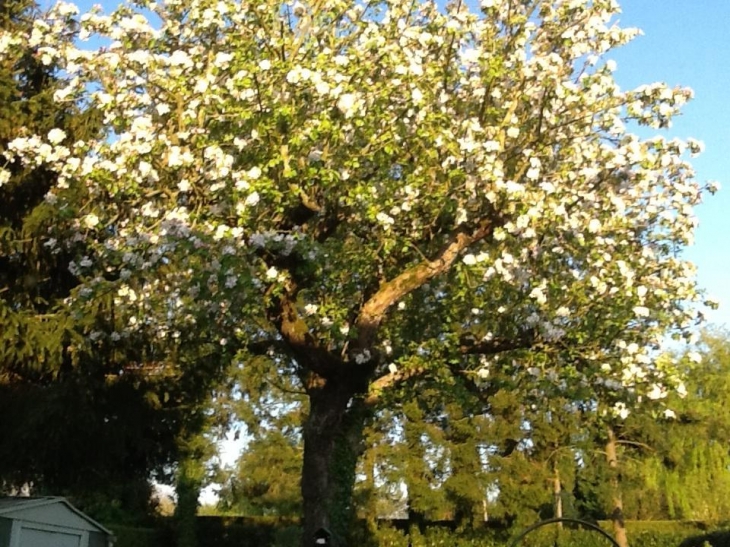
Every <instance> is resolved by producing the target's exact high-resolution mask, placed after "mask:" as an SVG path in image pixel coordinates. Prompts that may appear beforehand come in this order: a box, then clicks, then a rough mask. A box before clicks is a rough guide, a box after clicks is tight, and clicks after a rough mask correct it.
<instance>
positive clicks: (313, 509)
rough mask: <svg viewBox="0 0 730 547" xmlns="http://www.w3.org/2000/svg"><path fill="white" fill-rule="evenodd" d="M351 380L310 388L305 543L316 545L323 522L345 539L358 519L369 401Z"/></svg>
mask: <svg viewBox="0 0 730 547" xmlns="http://www.w3.org/2000/svg"><path fill="white" fill-rule="evenodd" d="M355 395H356V391H355V390H354V389H353V388H352V387H351V386H350V385H348V382H337V381H331V380H330V381H328V382H327V383H326V384H325V385H324V386H323V387H319V388H317V389H312V390H310V393H309V416H308V417H307V419H306V421H305V423H304V428H303V437H304V462H303V466H302V501H303V504H304V527H303V536H302V545H303V547H313V545H314V541H313V536H314V533H315V532H316V531H317V530H319V529H320V528H325V529H327V530H328V531H329V532H330V533H332V535H333V537H332V543H331V545H335V546H337V547H342V546H343V545H345V541H346V538H347V536H348V535H349V532H350V528H351V525H352V522H353V520H354V506H353V500H352V492H353V487H354V484H355V470H356V466H357V459H358V456H359V454H360V445H361V442H362V432H363V427H364V424H365V417H366V410H367V409H366V407H365V404H364V402H363V401H362V399H360V398H355Z"/></svg>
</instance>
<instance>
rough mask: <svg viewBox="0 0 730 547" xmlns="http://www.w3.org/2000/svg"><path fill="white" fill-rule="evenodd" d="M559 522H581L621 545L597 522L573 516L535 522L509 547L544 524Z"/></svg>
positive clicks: (515, 544) (614, 545) (514, 546)
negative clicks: (573, 517)
mask: <svg viewBox="0 0 730 547" xmlns="http://www.w3.org/2000/svg"><path fill="white" fill-rule="evenodd" d="M557 522H570V523H573V524H579V525H581V526H585V527H586V528H588V529H590V530H593V531H594V532H598V533H599V534H601V535H602V536H603V537H605V538H606V539H607V540H608V541H610V542H611V543H612V544H613V547H620V546H619V544H618V543H617V542H616V540H615V539H613V538H612V537H611V536H610V535H609V534H608V533H607V532H606V531H605V530H603V529H602V528H600V527H598V526H596V525H595V524H593V523H591V522H586V521H584V520H580V519H571V518H554V519H547V520H543V521H540V522H538V523H536V524H533V525H532V526H529V527H528V528H527V529H526V530H524V531H523V532H522V533H521V534H520V535H519V536H517V537H516V538H515V539H513V540H512V543H510V545H509V547H517V544H518V543H519V542H520V541H521V540H522V539H523V538H524V537H525V536H526V535H527V534H529V533H530V532H532V531H533V530H537V529H538V528H541V527H543V526H547V525H548V524H555V523H557Z"/></svg>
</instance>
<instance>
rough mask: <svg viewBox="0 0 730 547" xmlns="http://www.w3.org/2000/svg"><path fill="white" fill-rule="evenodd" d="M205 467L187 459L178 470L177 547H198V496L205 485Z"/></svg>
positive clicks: (176, 488)
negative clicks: (203, 484)
mask: <svg viewBox="0 0 730 547" xmlns="http://www.w3.org/2000/svg"><path fill="white" fill-rule="evenodd" d="M204 473H205V469H204V466H203V465H202V464H201V463H200V462H196V461H195V460H193V459H191V458H189V457H186V458H185V459H184V460H183V461H182V462H180V468H179V469H178V476H177V484H176V485H175V492H176V494H177V505H176V506H175V514H174V518H175V525H176V526H175V530H176V534H175V535H176V538H177V543H176V544H177V547H197V546H198V533H197V532H198V530H197V526H196V522H197V513H198V496H199V495H200V488H201V485H202V483H203V474H204Z"/></svg>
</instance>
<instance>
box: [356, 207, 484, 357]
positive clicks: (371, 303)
mask: <svg viewBox="0 0 730 547" xmlns="http://www.w3.org/2000/svg"><path fill="white" fill-rule="evenodd" d="M496 226H497V223H496V222H495V221H494V220H493V219H492V218H488V219H485V220H482V221H481V222H480V223H479V225H478V227H477V228H476V229H475V230H474V231H473V233H471V234H469V233H467V232H465V231H460V232H457V233H456V234H454V235H452V236H451V238H450V241H449V242H448V243H447V244H446V245H445V246H444V247H443V249H441V251H440V252H439V253H438V255H437V256H436V258H434V259H433V260H424V261H423V262H420V263H419V264H417V265H415V266H413V267H411V268H409V269H407V270H406V271H404V272H402V273H401V274H399V275H398V276H396V277H395V278H393V279H391V280H390V281H387V282H385V283H383V284H382V285H381V286H380V288H379V289H378V290H377V292H376V293H375V294H374V295H373V296H371V297H370V298H369V299H368V301H367V302H365V304H364V305H363V307H362V309H361V310H360V314H359V315H358V318H357V321H356V322H355V326H356V327H357V331H358V343H357V346H358V349H365V348H369V347H370V346H372V344H373V342H374V341H375V335H376V333H377V330H378V327H379V326H380V323H381V321H382V320H383V317H384V316H385V314H386V312H387V311H388V309H389V308H390V307H391V306H393V305H394V304H395V303H397V302H398V301H399V300H400V299H401V298H403V297H404V296H406V295H407V294H408V293H410V292H412V291H414V290H416V289H418V288H419V287H421V286H422V285H423V284H425V283H427V282H428V281H430V280H431V279H433V278H434V277H436V276H438V275H441V274H443V273H445V272H447V271H448V270H449V269H450V268H451V266H452V265H453V264H454V262H455V261H456V259H457V258H458V257H459V254H460V253H461V252H462V251H463V250H464V249H466V248H467V247H468V246H469V245H471V244H472V243H474V242H476V241H479V240H481V239H484V238H485V237H486V236H487V235H489V234H491V233H492V231H493V230H494V228H495V227H496Z"/></svg>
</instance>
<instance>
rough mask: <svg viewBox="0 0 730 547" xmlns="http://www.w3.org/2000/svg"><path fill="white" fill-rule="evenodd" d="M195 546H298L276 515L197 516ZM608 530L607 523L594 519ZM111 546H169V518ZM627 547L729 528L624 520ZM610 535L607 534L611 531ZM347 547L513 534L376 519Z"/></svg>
mask: <svg viewBox="0 0 730 547" xmlns="http://www.w3.org/2000/svg"><path fill="white" fill-rule="evenodd" d="M197 524H198V541H199V547H299V538H300V530H301V528H300V527H299V523H298V522H296V521H291V520H282V519H277V518H238V517H198V521H197ZM598 524H599V525H600V526H601V527H602V528H603V529H604V530H606V531H607V532H608V533H609V534H611V523H610V522H600V523H598ZM108 527H109V528H110V529H111V530H112V531H113V532H114V534H115V536H116V539H117V541H116V547H175V534H174V520H173V519H164V520H162V521H160V522H159V524H158V525H157V526H156V527H154V528H143V527H131V526H115V525H110V526H108ZM626 528H627V533H628V536H629V544H630V545H631V547H703V546H705V544H707V545H709V546H711V547H730V530H726V529H722V528H720V527H719V526H718V525H705V524H703V523H698V522H678V521H653V522H638V521H633V522H627V523H626ZM611 535H612V534H611ZM354 536H355V537H354V538H353V542H352V546H351V547H408V546H409V545H411V546H412V547H510V545H511V543H512V540H513V539H514V538H515V537H516V536H517V532H515V533H512V534H509V533H508V532H506V531H504V530H493V529H489V528H484V529H480V530H467V531H464V532H455V531H454V530H453V529H452V527H450V526H448V525H436V524H433V525H429V526H427V527H426V528H425V529H423V530H422V531H419V530H418V528H417V527H415V526H412V527H410V530H409V528H408V526H407V524H405V525H404V523H389V522H382V521H381V523H380V525H379V526H378V529H377V530H376V531H374V532H372V531H371V532H368V531H367V530H366V527H365V526H364V523H363V526H361V527H359V528H358V530H356V531H355V534H354ZM516 547H612V544H611V543H610V542H609V541H608V540H607V539H606V538H605V537H603V536H602V535H601V534H599V533H598V532H595V531H590V530H586V529H582V528H579V527H572V526H571V527H567V526H566V527H564V528H563V529H562V530H560V529H559V528H558V527H557V525H555V524H551V525H548V526H544V527H542V528H538V529H536V530H534V531H532V532H530V533H529V534H527V535H526V536H525V537H524V538H523V539H522V540H521V541H520V542H519V543H518V544H517V545H516Z"/></svg>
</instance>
